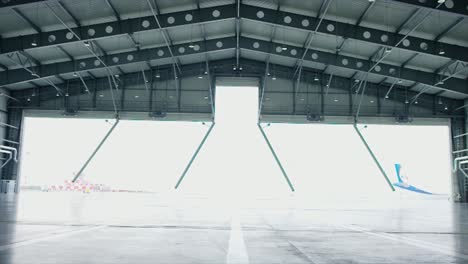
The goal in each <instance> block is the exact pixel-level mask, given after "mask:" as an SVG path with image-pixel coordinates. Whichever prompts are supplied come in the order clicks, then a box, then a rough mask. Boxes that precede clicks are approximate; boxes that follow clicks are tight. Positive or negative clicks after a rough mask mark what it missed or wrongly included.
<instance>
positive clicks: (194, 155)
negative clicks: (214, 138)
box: [174, 121, 215, 189]
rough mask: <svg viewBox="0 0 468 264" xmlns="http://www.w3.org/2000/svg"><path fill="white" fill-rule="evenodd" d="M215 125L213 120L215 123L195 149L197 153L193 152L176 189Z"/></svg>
mask: <svg viewBox="0 0 468 264" xmlns="http://www.w3.org/2000/svg"><path fill="white" fill-rule="evenodd" d="M214 125H215V122H214V121H213V123H212V124H211V126H210V128H209V129H208V131H207V132H206V134H205V137H203V139H202V141H201V142H200V145H198V148H197V150H196V151H195V153H193V156H192V158H191V159H190V161H189V163H188V164H187V167H185V170H184V172H183V173H182V175H181V176H180V178H179V180H178V181H177V184H176V186H175V187H174V188H175V189H177V188H179V185H180V184H181V183H182V181H183V180H184V178H185V175H186V174H187V172H188V170H189V169H190V167H191V166H192V163H193V161H195V159H196V158H197V156H198V153H199V152H200V150H201V148H202V147H203V145H204V144H205V141H206V139H207V138H208V136H209V135H210V133H211V130H213V127H214Z"/></svg>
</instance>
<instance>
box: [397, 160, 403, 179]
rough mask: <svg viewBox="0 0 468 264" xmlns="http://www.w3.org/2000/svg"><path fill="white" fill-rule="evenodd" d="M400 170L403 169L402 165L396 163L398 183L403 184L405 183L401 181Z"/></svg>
mask: <svg viewBox="0 0 468 264" xmlns="http://www.w3.org/2000/svg"><path fill="white" fill-rule="evenodd" d="M400 169H401V165H400V164H398V163H395V171H396V176H397V179H398V182H400V183H401V182H403V181H402V180H401V176H400Z"/></svg>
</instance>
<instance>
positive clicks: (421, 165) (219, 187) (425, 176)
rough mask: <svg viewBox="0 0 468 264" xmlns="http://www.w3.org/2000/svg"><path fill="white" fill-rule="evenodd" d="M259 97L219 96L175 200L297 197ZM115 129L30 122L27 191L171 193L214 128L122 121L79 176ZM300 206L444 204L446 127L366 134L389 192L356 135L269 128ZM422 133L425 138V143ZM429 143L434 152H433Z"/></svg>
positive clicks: (333, 128)
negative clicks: (77, 178)
mask: <svg viewBox="0 0 468 264" xmlns="http://www.w3.org/2000/svg"><path fill="white" fill-rule="evenodd" d="M258 96H259V95H258V88H257V87H232V86H225V87H223V86H220V87H217V93H216V110H217V111H216V125H215V127H214V129H213V132H212V134H211V135H210V136H209V138H208V139H207V141H206V143H205V145H204V146H203V148H202V149H201V151H200V153H199V155H198V157H197V158H196V159H195V161H194V163H193V165H192V167H191V168H190V170H189V171H188V173H187V175H186V178H185V179H184V180H183V182H182V184H181V187H180V188H179V189H178V190H177V192H179V193H189V194H201V195H214V197H228V198H229V199H234V198H235V197H242V198H243V199H246V200H249V199H255V198H258V197H278V196H289V195H291V192H290V189H289V187H288V185H287V182H286V181H285V178H284V176H283V175H282V173H281V171H280V169H279V167H278V165H277V164H276V163H275V160H274V158H273V156H272V153H271V152H270V150H269V149H268V146H267V144H266V142H265V140H264V139H263V138H262V135H261V133H260V131H259V129H258V127H257V120H258ZM112 122H113V121H112V120H110V121H104V120H92V119H56V118H54V119H47V118H26V119H25V129H24V148H23V149H22V162H21V165H22V167H21V181H20V182H21V185H22V186H23V187H24V188H28V189H35V190H42V191H53V192H57V191H72V192H76V191H78V192H95V191H131V192H168V191H172V190H173V187H174V184H175V183H176V181H177V179H178V178H179V176H180V175H181V173H182V170H183V168H184V166H185V165H186V164H187V162H188V161H189V160H190V157H191V155H192V153H193V151H194V150H195V149H196V148H197V146H198V144H199V142H200V141H201V139H202V138H203V136H204V135H205V133H206V131H207V130H208V127H209V124H201V123H192V122H156V121H121V124H119V126H118V127H117V129H116V130H115V132H114V133H113V134H112V135H111V137H110V138H109V140H108V141H107V142H106V143H105V145H104V146H103V148H102V149H101V151H100V152H99V153H98V154H97V155H96V157H95V158H94V160H93V161H92V162H91V164H90V166H89V167H88V168H87V169H86V170H85V172H84V174H83V177H82V178H81V179H82V182H80V183H78V184H71V183H70V181H71V179H73V176H74V174H76V172H77V171H78V169H79V168H80V167H81V165H82V164H83V162H84V161H85V160H86V158H87V157H88V156H89V154H90V153H91V152H92V151H93V149H94V147H95V146H96V145H97V143H98V141H99V140H100V139H101V138H102V136H103V135H104V134H105V133H106V131H107V130H108V129H109V127H110V126H111V125H112ZM263 127H264V131H265V133H266V134H267V136H268V137H269V138H270V141H271V143H272V146H273V148H275V149H276V153H277V154H278V157H279V159H280V160H281V162H282V164H283V166H284V168H285V170H286V172H287V173H288V176H289V178H290V179H291V182H292V184H293V185H294V187H295V188H296V193H295V195H296V196H299V197H303V198H304V199H302V200H303V201H310V200H317V199H319V200H327V199H330V200H331V199H346V200H349V199H351V198H356V199H371V198H372V199H378V198H383V199H387V198H389V199H395V198H402V197H403V198H408V197H410V198H414V197H418V198H419V197H423V198H428V197H430V198H434V197H436V198H441V197H443V198H444V199H445V198H447V197H449V196H450V194H451V189H452V186H451V180H450V179H451V178H450V176H451V175H450V153H449V152H450V147H449V140H447V139H448V138H449V128H448V126H401V125H369V126H365V127H364V126H360V130H361V132H362V133H363V134H364V136H365V137H366V138H367V140H368V142H369V144H370V145H371V146H372V148H373V150H374V152H375V153H376V155H377V156H378V158H379V160H380V161H381V163H382V164H383V167H384V169H385V171H386V173H387V175H388V177H389V178H390V180H391V182H392V183H395V184H396V183H398V182H399V179H398V176H397V173H396V167H395V164H399V166H400V167H401V168H402V169H401V171H400V174H401V175H400V178H402V179H403V181H404V182H403V184H409V185H411V186H415V187H417V188H418V189H421V190H425V191H427V192H430V193H432V194H436V195H435V196H428V195H424V194H421V193H415V192H411V191H408V190H407V189H402V188H396V189H397V191H396V192H391V191H390V188H389V186H388V185H387V183H386V182H385V180H384V178H383V177H382V175H381V174H380V172H379V171H378V169H377V167H376V165H375V164H374V163H373V161H372V159H371V158H370V156H369V154H368V153H367V151H366V149H365V148H364V146H363V145H362V143H361V142H360V141H359V138H358V136H357V135H356V133H355V131H354V130H353V128H352V126H350V125H311V124H304V125H298V124H271V125H268V124H263ZM422 133H424V137H421V136H420V135H421V134H422ZM427 138H431V145H430V146H428V145H427V140H426V139H427Z"/></svg>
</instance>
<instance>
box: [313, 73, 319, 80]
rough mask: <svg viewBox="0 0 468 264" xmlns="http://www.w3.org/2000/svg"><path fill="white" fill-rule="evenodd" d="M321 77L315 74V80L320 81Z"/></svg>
mask: <svg viewBox="0 0 468 264" xmlns="http://www.w3.org/2000/svg"><path fill="white" fill-rule="evenodd" d="M319 80H320V79H319V77H318V75H317V74H315V77H314V81H316V82H318V81H319Z"/></svg>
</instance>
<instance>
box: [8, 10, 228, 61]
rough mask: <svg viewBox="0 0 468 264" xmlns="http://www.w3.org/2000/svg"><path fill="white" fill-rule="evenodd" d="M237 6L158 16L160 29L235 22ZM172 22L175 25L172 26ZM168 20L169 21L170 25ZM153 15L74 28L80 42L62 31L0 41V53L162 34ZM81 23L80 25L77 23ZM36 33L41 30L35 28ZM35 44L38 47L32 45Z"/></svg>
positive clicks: (70, 34) (67, 31) (65, 30)
mask: <svg viewBox="0 0 468 264" xmlns="http://www.w3.org/2000/svg"><path fill="white" fill-rule="evenodd" d="M233 8H235V5H224V6H216V7H208V8H201V9H193V10H188V11H182V12H174V13H168V14H160V15H158V20H159V21H160V25H161V29H163V30H165V29H168V28H171V27H177V26H184V25H195V24H203V23H209V22H215V21H222V20H225V19H235V17H236V12H235V9H233ZM215 10H218V11H219V12H220V15H219V16H218V17H215V16H213V11H215ZM193 11H196V12H193ZM187 15H191V18H190V20H187V19H186V18H189V17H186V16H187ZM171 17H172V18H173V19H174V22H173V23H170V21H172V19H169V18H171ZM168 20H169V21H168ZM154 21H155V18H154V16H153V15H151V16H146V17H139V18H132V19H126V20H117V21H113V22H108V23H98V24H92V25H87V26H77V27H71V29H72V30H73V31H74V32H75V33H76V34H77V35H78V36H80V38H81V40H80V39H78V38H76V37H75V36H73V34H72V33H71V32H70V31H69V30H68V29H66V28H65V29H61V30H55V31H48V32H39V33H38V34H29V35H24V36H18V37H11V38H3V39H1V40H0V41H1V45H0V47H1V49H0V53H1V54H4V53H11V52H15V51H19V50H29V49H38V48H44V47H49V46H58V45H63V44H68V43H77V42H83V41H93V40H98V39H101V38H108V37H116V36H121V35H126V34H128V35H133V34H134V33H138V32H145V31H151V30H160V28H159V26H158V24H157V23H155V22H154ZM74 23H75V24H76V23H79V22H78V21H75V22H74ZM36 28H37V29H39V27H37V26H36ZM32 43H35V46H33V45H31V44H32Z"/></svg>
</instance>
